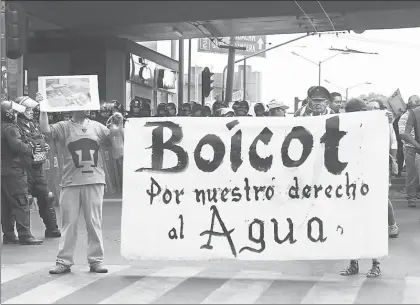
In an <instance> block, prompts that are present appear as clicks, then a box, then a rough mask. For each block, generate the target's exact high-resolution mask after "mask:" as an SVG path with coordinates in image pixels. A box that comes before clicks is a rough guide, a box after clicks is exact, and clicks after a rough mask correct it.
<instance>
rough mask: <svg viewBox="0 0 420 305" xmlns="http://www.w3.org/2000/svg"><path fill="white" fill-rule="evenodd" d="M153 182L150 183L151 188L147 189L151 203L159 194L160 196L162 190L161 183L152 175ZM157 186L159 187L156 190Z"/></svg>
mask: <svg viewBox="0 0 420 305" xmlns="http://www.w3.org/2000/svg"><path fill="white" fill-rule="evenodd" d="M150 180H151V184H150V190H147V191H146V193H147V195H149V197H150V204H153V199H154V198H155V197H157V196H159V194H160V192H161V191H162V188H161V187H160V185H159V183H157V182H156V180H155V179H153V178H152V177H150ZM155 187H156V188H157V189H156V190H155Z"/></svg>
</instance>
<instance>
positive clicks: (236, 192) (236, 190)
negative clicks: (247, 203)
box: [232, 186, 242, 202]
mask: <svg viewBox="0 0 420 305" xmlns="http://www.w3.org/2000/svg"><path fill="white" fill-rule="evenodd" d="M241 199H242V194H241V193H239V187H237V186H235V187H234V188H233V189H232V201H233V202H238V201H240V200H241Z"/></svg>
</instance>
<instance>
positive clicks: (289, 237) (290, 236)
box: [271, 218, 297, 245]
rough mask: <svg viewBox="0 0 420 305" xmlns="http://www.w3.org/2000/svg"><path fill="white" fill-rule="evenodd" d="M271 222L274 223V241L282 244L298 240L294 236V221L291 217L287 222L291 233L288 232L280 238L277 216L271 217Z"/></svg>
mask: <svg viewBox="0 0 420 305" xmlns="http://www.w3.org/2000/svg"><path fill="white" fill-rule="evenodd" d="M271 222H272V223H273V224H274V241H275V242H276V243H278V244H279V245H281V244H282V243H284V242H286V240H289V243H290V244H294V243H295V242H297V240H296V239H294V237H293V221H292V220H291V219H290V218H287V222H288V223H289V233H287V235H286V237H285V238H283V239H280V238H279V223H278V222H277V220H276V219H275V218H273V219H271Z"/></svg>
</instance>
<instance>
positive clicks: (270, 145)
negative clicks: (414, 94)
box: [121, 111, 389, 260]
mask: <svg viewBox="0 0 420 305" xmlns="http://www.w3.org/2000/svg"><path fill="white" fill-rule="evenodd" d="M387 120H388V119H387V117H386V116H385V115H384V113H383V112H382V111H372V112H363V113H350V114H340V115H333V116H319V117H305V118H280V119H279V118H252V119H251V118H212V119H209V120H203V119H202V118H170V119H169V118H141V119H130V120H129V121H128V122H127V125H126V130H125V138H126V141H125V150H124V151H125V158H124V187H123V211H122V236H121V237H122V246H121V247H122V254H123V256H125V257H127V258H130V259H193V260H213V259H240V260H318V259H350V258H352V259H357V258H380V257H382V256H384V255H387V252H388V235H387V230H388V224H387V215H388V209H387V197H388V148H389V133H388V128H389V127H388V121H387ZM373 215H374V217H373Z"/></svg>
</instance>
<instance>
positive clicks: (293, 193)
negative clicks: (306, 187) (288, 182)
mask: <svg viewBox="0 0 420 305" xmlns="http://www.w3.org/2000/svg"><path fill="white" fill-rule="evenodd" d="M293 180H294V181H295V185H292V186H291V187H290V188H289V197H290V198H292V199H299V184H298V178H297V177H294V178H293Z"/></svg>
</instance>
